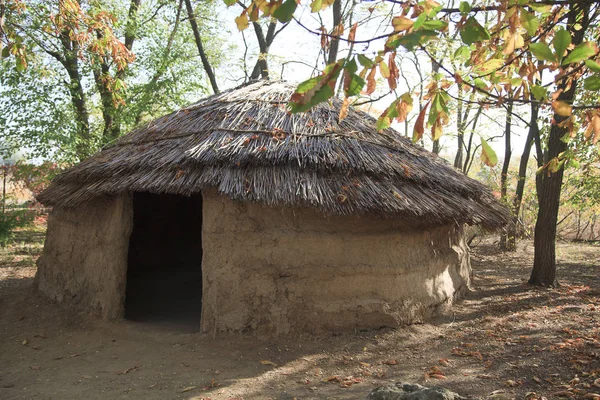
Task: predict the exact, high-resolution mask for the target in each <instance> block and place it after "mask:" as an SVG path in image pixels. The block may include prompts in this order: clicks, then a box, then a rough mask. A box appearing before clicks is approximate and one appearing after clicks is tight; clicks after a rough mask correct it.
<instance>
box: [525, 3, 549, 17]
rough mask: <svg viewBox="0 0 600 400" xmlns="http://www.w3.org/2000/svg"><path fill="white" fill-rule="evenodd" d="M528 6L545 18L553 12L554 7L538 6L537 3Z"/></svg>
mask: <svg viewBox="0 0 600 400" xmlns="http://www.w3.org/2000/svg"><path fill="white" fill-rule="evenodd" d="M528 6H529V7H531V8H532V9H533V10H535V11H537V12H539V13H541V14H542V16H545V15H547V14H549V13H550V11H552V6H551V5H545V4H536V3H535V2H533V1H532V2H529V3H528Z"/></svg>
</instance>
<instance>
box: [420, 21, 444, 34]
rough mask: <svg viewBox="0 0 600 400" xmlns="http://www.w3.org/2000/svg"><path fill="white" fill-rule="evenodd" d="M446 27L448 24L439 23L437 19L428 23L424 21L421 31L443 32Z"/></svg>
mask: <svg viewBox="0 0 600 400" xmlns="http://www.w3.org/2000/svg"><path fill="white" fill-rule="evenodd" d="M447 26H448V23H447V22H445V21H440V20H439V19H431V20H429V21H425V22H424V23H423V29H427V30H430V31H439V30H443V29H445V28H446V27H447Z"/></svg>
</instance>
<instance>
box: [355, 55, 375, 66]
mask: <svg viewBox="0 0 600 400" xmlns="http://www.w3.org/2000/svg"><path fill="white" fill-rule="evenodd" d="M358 62H359V63H360V65H362V66H363V67H365V68H373V66H375V63H374V62H373V60H371V59H370V58H369V57H367V56H365V55H364V54H359V55H358Z"/></svg>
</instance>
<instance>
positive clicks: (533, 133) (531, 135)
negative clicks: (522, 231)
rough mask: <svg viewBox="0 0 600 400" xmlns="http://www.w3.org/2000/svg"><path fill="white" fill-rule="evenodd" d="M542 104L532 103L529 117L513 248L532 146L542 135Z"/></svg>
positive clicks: (515, 208)
mask: <svg viewBox="0 0 600 400" xmlns="http://www.w3.org/2000/svg"><path fill="white" fill-rule="evenodd" d="M539 111H540V106H539V104H537V103H531V117H530V119H529V131H528V133H527V139H526V141H525V146H524V147H523V154H521V161H520V163H519V178H518V181H517V188H516V190H515V197H514V199H513V212H514V217H513V222H512V223H511V224H510V225H509V227H508V232H509V235H508V241H509V243H508V246H507V247H508V248H510V249H511V250H513V251H514V250H515V249H516V244H517V243H516V240H517V236H518V235H519V229H518V226H519V214H520V213H521V203H522V202H523V194H524V193H525V182H526V179H527V164H528V163H529V157H530V156H531V147H532V146H533V142H534V141H535V138H536V137H539V135H540V129H539V126H538V121H537V120H538V116H539Z"/></svg>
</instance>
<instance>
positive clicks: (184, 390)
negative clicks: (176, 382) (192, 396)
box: [179, 386, 198, 393]
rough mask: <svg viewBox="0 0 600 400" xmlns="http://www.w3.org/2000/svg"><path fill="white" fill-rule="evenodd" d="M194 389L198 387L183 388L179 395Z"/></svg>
mask: <svg viewBox="0 0 600 400" xmlns="http://www.w3.org/2000/svg"><path fill="white" fill-rule="evenodd" d="M196 388H198V386H188V387H185V388H183V389H181V390H180V391H179V393H185V392H189V391H190V390H194V389H196Z"/></svg>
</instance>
